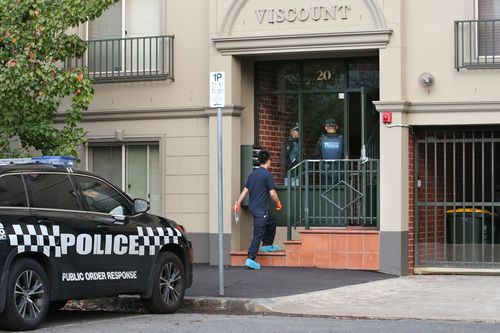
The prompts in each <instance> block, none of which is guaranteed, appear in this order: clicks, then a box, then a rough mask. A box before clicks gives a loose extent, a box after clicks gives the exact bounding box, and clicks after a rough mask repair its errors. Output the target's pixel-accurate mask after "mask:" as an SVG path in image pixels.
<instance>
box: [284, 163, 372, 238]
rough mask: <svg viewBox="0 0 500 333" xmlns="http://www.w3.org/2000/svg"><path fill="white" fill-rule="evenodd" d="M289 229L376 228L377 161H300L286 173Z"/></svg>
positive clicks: (289, 234) (289, 236)
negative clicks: (300, 227)
mask: <svg viewBox="0 0 500 333" xmlns="http://www.w3.org/2000/svg"><path fill="white" fill-rule="evenodd" d="M288 179H290V181H289V184H288V191H287V202H288V203H289V204H288V209H287V221H288V239H291V228H293V227H297V226H303V227H305V228H306V229H309V227H373V228H376V227H378V221H379V216H378V212H379V209H378V207H379V201H378V188H379V186H378V185H379V160H371V159H370V160H304V161H302V162H301V163H300V164H298V165H297V166H295V167H294V168H292V169H290V170H289V172H288Z"/></svg>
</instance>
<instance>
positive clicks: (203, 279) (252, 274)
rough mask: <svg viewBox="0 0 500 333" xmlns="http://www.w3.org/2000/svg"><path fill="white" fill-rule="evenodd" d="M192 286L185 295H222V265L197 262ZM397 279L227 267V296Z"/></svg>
mask: <svg viewBox="0 0 500 333" xmlns="http://www.w3.org/2000/svg"><path fill="white" fill-rule="evenodd" d="M193 273H194V280H193V285H192V286H191V288H189V289H188V290H187V291H186V296H191V297H197V296H212V297H217V296H219V267H218V266H209V265H208V264H196V265H194V271H193ZM391 278H395V276H393V275H387V274H383V273H378V272H370V271H353V270H336V269H318V268H291V267H263V268H262V269H261V270H258V271H254V270H249V269H247V268H245V267H231V266H226V267H225V268H224V286H225V288H224V296H226V297H241V298H268V297H279V296H290V295H295V294H302V293H307V292H312V291H320V290H326V289H333V288H338V287H343V286H349V285H354V284H360V283H366V282H371V281H378V280H384V279H391Z"/></svg>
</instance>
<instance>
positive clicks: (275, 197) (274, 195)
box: [269, 189, 281, 210]
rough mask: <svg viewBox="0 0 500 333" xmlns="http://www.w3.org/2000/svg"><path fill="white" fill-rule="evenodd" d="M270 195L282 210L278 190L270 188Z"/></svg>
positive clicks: (278, 208)
mask: <svg viewBox="0 0 500 333" xmlns="http://www.w3.org/2000/svg"><path fill="white" fill-rule="evenodd" d="M269 195H270V196H271V199H273V201H274V203H275V204H276V210H281V201H280V198H279V197H278V193H276V190H275V189H272V190H270V191H269Z"/></svg>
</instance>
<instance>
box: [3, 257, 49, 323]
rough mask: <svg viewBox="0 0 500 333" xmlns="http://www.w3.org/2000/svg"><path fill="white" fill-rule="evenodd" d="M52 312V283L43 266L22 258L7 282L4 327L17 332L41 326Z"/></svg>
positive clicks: (17, 262) (14, 265)
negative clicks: (49, 310) (50, 287)
mask: <svg viewBox="0 0 500 333" xmlns="http://www.w3.org/2000/svg"><path fill="white" fill-rule="evenodd" d="M48 309H49V280H48V279H47V274H46V273H45V271H44V269H43V268H42V266H40V264H39V263H37V262H36V261H34V260H32V259H28V258H22V259H19V260H16V261H15V262H14V264H13V265H12V268H11V271H10V275H9V279H8V281H7V293H6V301H5V310H4V312H3V313H2V315H1V322H2V326H4V327H5V328H9V329H13V330H32V329H35V328H36V327H38V325H40V324H41V323H42V322H43V320H44V319H45V316H46V315H47V311H48Z"/></svg>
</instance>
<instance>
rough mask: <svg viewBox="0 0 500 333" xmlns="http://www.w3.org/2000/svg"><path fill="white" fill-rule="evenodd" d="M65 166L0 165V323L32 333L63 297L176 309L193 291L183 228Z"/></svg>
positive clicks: (64, 162)
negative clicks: (126, 298) (130, 300)
mask: <svg viewBox="0 0 500 333" xmlns="http://www.w3.org/2000/svg"><path fill="white" fill-rule="evenodd" d="M73 164H74V160H72V159H71V158H69V159H68V158H53V157H47V158H45V157H44V158H39V159H12V160H5V159H4V160H0V325H1V326H2V328H8V329H14V330H28V329H34V328H36V327H37V326H38V325H39V324H40V323H41V322H42V321H43V320H44V319H45V316H46V314H47V312H48V311H49V309H58V308H62V307H63V306H64V305H65V304H66V302H67V301H68V300H69V299H86V298H96V297H105V296H116V295H121V294H138V295H140V297H141V298H142V300H143V304H144V306H145V307H146V308H147V309H148V310H149V311H150V312H153V313H172V312H175V311H176V310H178V309H179V307H180V305H181V302H182V300H183V297H184V291H185V289H186V288H188V287H190V286H191V283H192V247H191V243H190V241H189V240H188V239H187V238H186V234H185V232H184V229H183V227H182V226H180V225H178V224H176V223H175V222H174V221H172V220H169V219H165V218H162V217H159V216H155V215H151V214H148V213H147V211H148V209H149V203H148V202H147V201H145V200H142V199H131V198H130V197H128V196H127V195H126V194H125V193H123V192H122V191H121V190H119V189H118V188H116V187H115V186H113V185H112V184H110V183H109V182H107V181H106V180H104V179H102V178H100V177H98V176H96V175H94V174H91V173H88V172H83V171H78V170H74V169H73V168H72V165H73Z"/></svg>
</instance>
